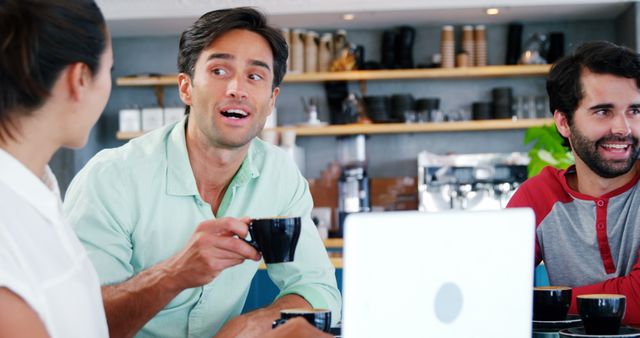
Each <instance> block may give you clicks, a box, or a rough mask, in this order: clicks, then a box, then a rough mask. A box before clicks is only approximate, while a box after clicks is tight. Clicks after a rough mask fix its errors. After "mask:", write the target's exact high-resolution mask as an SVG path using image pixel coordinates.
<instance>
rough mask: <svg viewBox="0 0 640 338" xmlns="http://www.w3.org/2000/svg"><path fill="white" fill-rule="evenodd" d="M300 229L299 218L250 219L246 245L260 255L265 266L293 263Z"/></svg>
mask: <svg viewBox="0 0 640 338" xmlns="http://www.w3.org/2000/svg"><path fill="white" fill-rule="evenodd" d="M301 228H302V223H301V220H300V217H273V218H257V219H252V220H251V223H249V234H250V235H251V239H250V240H248V241H247V243H249V244H250V245H251V246H253V247H254V248H256V250H258V251H260V252H261V253H262V258H263V259H264V262H265V263H267V264H272V263H285V262H293V258H294V255H295V253H296V246H297V244H298V239H299V238H300V231H301Z"/></svg>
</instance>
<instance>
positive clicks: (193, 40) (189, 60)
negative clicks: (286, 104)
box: [65, 8, 341, 337]
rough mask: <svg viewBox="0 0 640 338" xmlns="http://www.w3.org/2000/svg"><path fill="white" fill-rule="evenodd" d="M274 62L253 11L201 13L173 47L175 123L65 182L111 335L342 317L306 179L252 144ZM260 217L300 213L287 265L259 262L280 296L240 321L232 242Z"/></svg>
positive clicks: (242, 288)
mask: <svg viewBox="0 0 640 338" xmlns="http://www.w3.org/2000/svg"><path fill="white" fill-rule="evenodd" d="M286 59H287V46H286V43H285V42H284V39H283V38H282V35H281V34H280V32H279V31H277V30H275V29H273V28H271V27H269V26H268V25H267V24H266V21H265V18H264V17H263V16H262V14H260V13H259V12H257V11H255V10H253V9H248V8H237V9H227V10H219V11H213V12H209V13H207V14H205V15H203V16H202V17H201V18H200V19H198V21H197V22H196V23H194V25H193V26H192V27H190V28H189V29H187V31H185V33H183V35H182V38H181V40H180V54H179V57H178V67H179V71H180V74H179V76H178V88H179V93H180V97H181V99H182V100H183V102H184V103H185V104H186V105H187V111H188V112H189V113H188V115H187V116H186V117H185V119H183V120H182V121H181V122H179V123H176V124H173V125H170V126H167V127H165V128H163V129H161V130H157V131H154V132H151V133H149V134H147V135H145V136H142V137H140V138H137V139H134V140H132V141H131V142H129V143H127V144H126V145H124V146H122V147H120V148H116V149H111V150H104V151H102V152H100V153H99V154H97V155H96V156H95V157H94V158H93V159H92V160H91V161H90V162H89V163H88V164H87V165H86V167H85V168H83V169H82V170H81V171H80V173H79V174H78V175H77V176H76V178H75V179H74V181H73V182H72V184H71V186H70V187H69V190H68V192H67V196H66V200H65V209H66V210H65V211H66V212H67V215H68V217H69V221H70V223H71V224H73V225H74V228H75V230H76V233H77V234H78V236H79V238H80V239H81V241H82V243H83V244H84V245H85V247H86V249H87V251H88V252H89V256H90V258H91V260H92V261H93V263H94V265H95V267H96V270H97V271H98V274H99V276H100V278H101V280H102V283H103V285H104V286H103V289H102V293H103V298H104V304H105V310H106V311H105V312H106V314H107V320H108V324H109V331H110V334H111V336H117V337H120V336H131V335H134V334H136V333H137V334H138V336H139V337H211V336H213V335H217V336H219V337H258V336H261V335H263V334H264V333H266V332H267V331H270V330H271V322H272V321H273V320H274V319H276V318H277V317H279V310H280V309H284V308H310V307H314V308H328V309H330V310H331V311H332V312H333V318H335V319H336V320H337V319H339V318H340V307H341V305H340V304H341V297H340V294H339V292H338V289H337V286H336V280H335V275H334V268H333V266H332V265H331V263H330V261H329V259H328V256H327V253H326V250H325V248H324V246H323V243H322V241H321V240H320V238H319V236H318V233H317V230H316V229H315V227H314V225H313V223H312V221H311V219H310V211H311V208H312V206H313V202H312V200H311V195H310V193H309V189H308V185H307V182H306V180H305V179H304V178H303V177H302V175H301V174H300V172H299V171H298V169H297V168H296V166H295V164H294V163H293V161H292V160H291V159H290V157H288V155H287V154H285V153H284V152H283V151H281V150H279V149H278V148H277V147H275V146H272V145H270V144H267V143H265V142H263V141H261V140H259V139H257V138H256V135H257V134H258V133H259V132H260V131H261V130H262V128H263V127H264V123H265V120H266V117H267V116H268V115H269V113H270V112H271V110H272V109H273V107H274V105H275V100H276V98H277V96H278V94H279V90H280V89H279V87H278V86H279V84H280V82H281V81H282V78H283V77H284V73H285V70H286ZM270 216H302V234H301V236H300V240H299V242H298V246H297V251H296V256H295V261H294V262H291V263H281V264H270V265H268V267H267V268H268V273H269V276H270V278H271V279H272V280H273V281H274V283H275V284H276V285H277V286H278V287H279V288H280V294H279V295H278V297H277V299H276V300H275V301H274V303H273V304H271V305H270V306H268V307H266V308H263V309H259V310H256V311H253V312H250V313H248V314H243V315H239V314H240V311H241V310H242V308H243V305H244V302H245V300H246V297H247V293H248V291H249V287H250V283H251V279H252V278H253V276H254V275H255V273H256V270H257V269H258V261H259V260H260V255H259V253H258V252H257V251H256V250H255V249H254V248H253V247H251V246H250V245H249V244H247V243H246V242H244V241H243V240H242V239H241V238H244V237H246V235H247V224H248V222H249V217H250V218H259V217H270ZM238 237H241V238H238Z"/></svg>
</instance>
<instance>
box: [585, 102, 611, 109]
mask: <svg viewBox="0 0 640 338" xmlns="http://www.w3.org/2000/svg"><path fill="white" fill-rule="evenodd" d="M611 108H613V104H612V103H601V104H596V105H595V106H591V107H589V110H600V109H611Z"/></svg>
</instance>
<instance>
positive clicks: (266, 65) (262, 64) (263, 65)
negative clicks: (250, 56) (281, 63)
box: [249, 60, 271, 70]
mask: <svg viewBox="0 0 640 338" xmlns="http://www.w3.org/2000/svg"><path fill="white" fill-rule="evenodd" d="M249 63H251V64H252V65H254V66H258V67H264V68H266V69H267V70H271V67H269V65H268V64H267V63H266V62H264V61H260V60H251V61H250V62H249Z"/></svg>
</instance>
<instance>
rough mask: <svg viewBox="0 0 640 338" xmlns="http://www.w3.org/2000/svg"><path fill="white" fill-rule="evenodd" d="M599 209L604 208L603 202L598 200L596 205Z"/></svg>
mask: <svg viewBox="0 0 640 338" xmlns="http://www.w3.org/2000/svg"><path fill="white" fill-rule="evenodd" d="M596 204H597V205H598V206H599V207H603V206H604V201H603V200H598V202H597V203H596Z"/></svg>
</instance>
